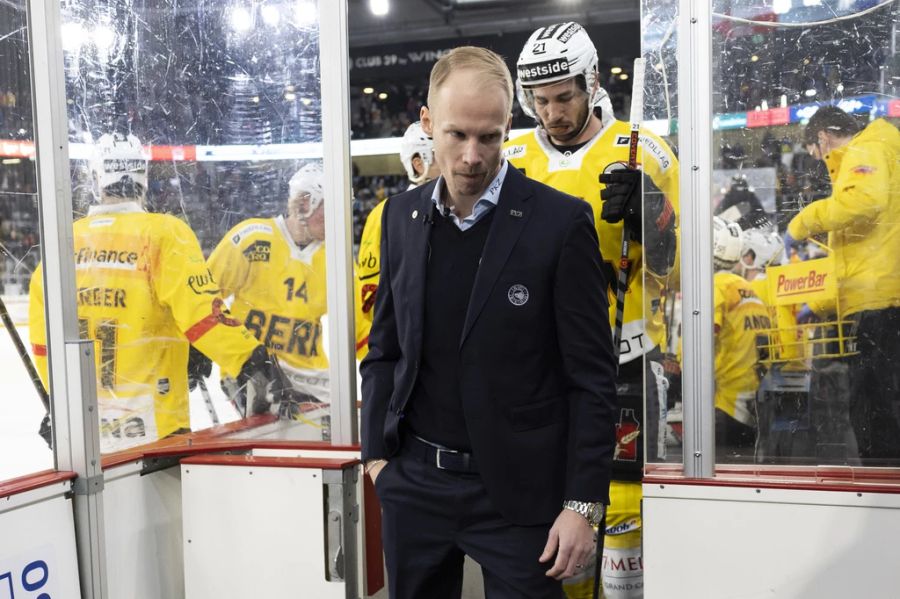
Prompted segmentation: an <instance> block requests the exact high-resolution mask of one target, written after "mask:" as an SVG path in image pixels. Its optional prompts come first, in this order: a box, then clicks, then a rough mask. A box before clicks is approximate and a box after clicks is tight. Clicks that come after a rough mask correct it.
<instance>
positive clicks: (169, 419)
mask: <svg viewBox="0 0 900 599" xmlns="http://www.w3.org/2000/svg"><path fill="white" fill-rule="evenodd" d="M62 20H63V25H62V29H63V30H62V40H63V44H64V64H65V82H66V96H67V97H66V101H67V106H68V119H69V141H70V157H71V159H72V162H71V184H72V196H73V200H72V201H73V206H72V209H73V214H74V218H75V221H76V222H75V224H74V239H75V248H74V256H75V268H76V286H77V303H78V316H79V323H80V327H81V336H82V337H83V338H87V339H92V340H94V341H95V354H96V357H97V362H96V368H97V390H98V399H99V405H100V433H101V451H103V452H104V453H109V452H114V451H119V450H125V449H129V448H134V447H137V446H141V445H145V444H148V443H154V442H157V441H160V440H163V439H169V438H177V437H178V436H179V435H183V434H187V433H191V432H192V431H194V432H196V431H198V430H201V429H207V428H209V427H211V426H214V425H219V424H225V423H229V422H238V421H244V424H246V426H247V427H251V425H252V426H253V428H252V430H251V431H250V432H248V433H246V434H248V435H263V434H267V435H268V434H275V432H274V431H275V429H277V431H278V433H277V434H278V435H279V436H280V437H282V438H284V437H288V438H303V439H322V438H328V436H329V417H328V414H329V405H330V385H329V380H328V379H329V375H328V353H327V351H328V350H327V339H326V335H325V327H324V325H323V318H325V317H326V312H327V302H326V297H327V296H326V290H325V251H326V249H325V244H324V235H325V223H324V218H325V217H324V212H325V206H324V202H325V201H326V199H325V198H324V193H323V181H322V178H323V176H322V126H321V92H320V71H319V26H318V6H317V4H316V2H315V0H301V1H290V2H288V1H284V2H278V1H275V2H265V3H258V2H243V1H236V2H223V3H212V4H210V3H187V4H185V3H179V2H173V1H171V0H160V1H154V2H141V3H133V2H130V1H127V0H108V1H102V2H99V3H98V2H93V1H88V0H75V1H72V2H67V3H65V4H64V6H63V10H62ZM327 201H329V202H344V201H350V198H328V199H327ZM282 388H283V389H284V392H282V391H281V389H282ZM282 397H283V398H284V400H283V401H277V400H276V398H282ZM276 418H278V420H277V421H276ZM238 428H240V426H238ZM165 442H169V441H165Z"/></svg>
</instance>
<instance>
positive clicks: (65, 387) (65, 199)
mask: <svg viewBox="0 0 900 599" xmlns="http://www.w3.org/2000/svg"><path fill="white" fill-rule="evenodd" d="M61 31H62V30H61V18H60V3H59V2H58V0H29V1H28V39H29V46H30V47H29V51H30V58H31V81H32V101H33V108H34V129H35V145H36V148H37V152H36V161H37V173H38V178H37V183H38V197H39V213H40V219H41V222H40V227H41V261H42V263H43V272H44V293H45V301H44V310H45V319H46V326H47V341H48V343H47V345H48V347H49V348H50V352H49V356H48V362H49V370H50V391H51V393H50V399H51V406H52V412H53V414H52V416H53V436H54V450H55V451H54V453H55V462H56V467H57V469H59V470H68V471H73V472H75V473H76V474H78V479H77V480H76V482H75V539H76V544H77V548H78V566H79V572H80V581H81V593H82V597H84V598H85V599H103V598H104V597H106V596H107V590H106V588H107V584H106V555H105V544H104V537H103V494H102V490H103V473H102V471H101V466H100V431H99V421H98V418H97V390H96V378H95V374H94V353H93V344H92V343H91V342H82V341H81V340H80V339H79V336H78V311H77V307H76V304H75V261H74V259H73V256H72V253H73V248H74V235H73V230H72V195H71V183H70V176H69V144H68V123H67V118H66V88H65V77H64V70H63V50H62V35H61Z"/></svg>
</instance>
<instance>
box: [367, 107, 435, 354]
mask: <svg viewBox="0 0 900 599" xmlns="http://www.w3.org/2000/svg"><path fill="white" fill-rule="evenodd" d="M400 162H402V163H403V168H405V169H406V175H407V177H409V189H413V188H414V187H417V186H419V185H424V184H425V183H428V182H429V181H431V180H432V179H435V178H436V177H437V176H438V175H440V174H441V169H440V167H439V166H438V164H437V162H436V161H435V159H434V148H433V146H432V142H431V138H430V137H428V136H427V135H426V134H425V132H424V131H422V125H421V124H420V123H419V121H416V122H415V123H412V124H411V125H410V126H409V127H407V128H406V132H405V133H404V134H403V139H402V140H401V141H400ZM385 202H387V200H382V201H381V202H379V203H378V204H377V205H376V206H375V207H374V208H372V211H371V212H370V213H369V215H368V216H367V217H366V225H365V227H364V228H363V232H362V238H361V239H360V242H359V258H358V260H357V269H356V319H357V329H358V332H357V343H356V350H357V357H358V358H359V359H360V360H361V359H362V358H364V357H365V355H366V353H367V352H368V347H369V346H368V343H369V329H371V328H372V318H373V317H374V316H375V292H376V291H378V278H379V275H380V274H381V214H382V212H383V210H384V203H385ZM360 323H362V324H360Z"/></svg>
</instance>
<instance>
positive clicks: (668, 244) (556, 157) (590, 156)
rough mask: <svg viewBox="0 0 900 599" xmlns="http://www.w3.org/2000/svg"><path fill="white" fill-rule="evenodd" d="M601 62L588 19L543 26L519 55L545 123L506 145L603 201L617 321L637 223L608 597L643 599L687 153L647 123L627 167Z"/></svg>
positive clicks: (623, 134)
mask: <svg viewBox="0 0 900 599" xmlns="http://www.w3.org/2000/svg"><path fill="white" fill-rule="evenodd" d="M597 64H598V58H597V51H596V49H595V47H594V44H593V42H592V41H591V39H590V37H589V36H588V34H587V32H586V31H585V30H584V29H583V28H582V27H581V26H580V25H579V24H577V23H571V22H569V23H558V24H554V25H550V26H548V27H541V28H539V29H538V30H536V31H535V32H533V33H532V35H531V36H530V37H529V39H528V41H527V42H526V43H525V47H524V48H523V49H522V52H521V54H520V55H519V58H518V61H517V78H516V94H517V96H518V99H519V104H520V105H521V106H522V109H523V111H524V112H525V113H526V114H528V115H530V116H532V117H534V118H535V120H536V121H537V123H538V125H537V127H536V128H535V129H534V130H533V131H531V132H529V133H526V134H524V135H521V136H519V137H517V138H515V139H511V140H509V141H508V142H507V143H506V145H505V148H504V155H505V157H506V159H507V160H509V162H510V163H511V164H512V165H513V166H515V167H516V168H518V169H520V170H522V171H524V173H525V174H526V175H527V176H529V177H531V178H533V179H537V180H538V181H540V182H542V183H545V184H547V185H550V186H552V187H555V188H556V189H558V190H560V191H563V192H566V193H568V194H571V195H574V196H577V197H579V198H582V199H584V200H586V201H587V202H588V203H590V204H591V206H592V207H593V210H594V222H595V226H596V228H597V233H598V236H599V238H600V250H601V253H602V254H603V258H604V260H605V261H606V262H605V264H606V269H607V279H608V281H609V284H610V287H609V305H610V313H609V319H610V322H611V323H614V322H615V309H616V308H615V305H616V301H615V297H616V280H617V273H618V269H619V252H620V247H621V241H622V232H623V229H624V228H625V227H626V226H627V228H628V230H629V232H630V233H629V235H630V237H631V244H630V248H629V259H630V262H631V265H632V266H631V270H630V274H629V278H628V291H627V293H626V300H625V310H624V327H623V334H622V340H621V342H620V364H619V376H618V379H617V390H618V394H619V403H620V405H619V410H620V415H619V424H618V425H617V427H616V430H617V437H618V444H617V448H616V455H615V459H614V462H613V482H612V486H611V488H610V496H611V498H612V499H613V501H617V502H618V503H617V504H616V505H615V507H613V506H610V510H609V512H608V514H607V522H606V525H607V528H606V530H607V538H606V546H605V555H604V559H603V589H604V593H605V595H606V597H607V598H608V599H626V598H627V599H636V598H639V597H643V566H642V558H641V550H640V547H641V540H640V534H641V533H640V530H641V518H640V500H641V492H640V480H641V475H642V470H643V463H644V455H643V454H644V451H643V447H644V446H645V445H646V447H647V448H648V451H649V452H650V455H649V456H648V457H649V458H650V459H657V458H658V457H660V456H661V455H662V453H663V450H664V438H663V435H661V434H660V432H659V431H660V428H661V425H663V426H664V424H665V416H664V412H665V387H666V382H665V379H664V378H663V368H662V365H661V362H662V354H661V352H660V350H659V347H660V346H661V345H662V344H663V337H664V326H663V319H662V313H661V311H660V310H659V304H660V296H661V291H662V290H663V289H664V288H665V287H666V286H667V285H668V284H669V282H670V279H672V275H673V268H674V265H675V263H676V251H677V247H676V246H677V235H676V228H677V218H678V162H677V159H676V158H675V156H674V154H673V153H672V151H671V150H670V149H669V147H668V146H667V145H666V143H665V142H664V141H662V140H661V139H660V138H659V137H657V136H655V135H654V134H652V133H650V132H649V131H642V132H641V135H640V142H641V143H640V148H639V151H638V162H639V166H640V169H639V170H631V169H627V168H626V164H627V161H628V148H629V137H630V135H629V134H630V127H629V125H628V124H627V123H625V122H622V121H618V120H616V118H615V116H614V115H613V111H612V105H611V103H610V101H609V97H608V95H607V93H606V91H605V90H604V89H603V88H602V87H600V84H599V74H598V72H597ZM643 174H645V175H647V177H649V181H648V182H647V186H648V191H649V188H650V187H653V188H655V190H654V192H653V193H647V194H645V197H644V198H643V202H642V197H641V181H642V176H643ZM601 177H602V179H601ZM601 194H602V195H601ZM644 221H646V223H647V224H646V225H644ZM642 232H643V236H642ZM645 378H646V382H647V385H646V387H647V390H648V398H647V405H648V418H647V422H646V423H645V422H643V420H644V418H643V414H644V379H645ZM645 437H646V440H645ZM620 564H628V565H629V568H628V571H627V573H624V574H623V572H622V571H616V570H617V568H618V566H619V565H620ZM623 576H624V577H623ZM592 583H593V566H590V567H586V568H585V569H584V572H583V574H582V575H580V576H576V577H574V578H573V579H570V580H568V581H567V582H566V583H565V585H564V588H565V589H566V593H567V595H568V596H569V597H571V598H573V599H574V598H578V597H590V596H591V591H592Z"/></svg>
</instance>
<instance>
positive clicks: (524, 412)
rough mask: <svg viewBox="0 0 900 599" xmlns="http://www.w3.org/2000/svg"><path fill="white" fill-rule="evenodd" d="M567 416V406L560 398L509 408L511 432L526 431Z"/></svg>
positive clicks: (547, 424)
mask: <svg viewBox="0 0 900 599" xmlns="http://www.w3.org/2000/svg"><path fill="white" fill-rule="evenodd" d="M567 414H568V405H567V404H566V402H565V400H564V399H563V398H562V397H558V396H557V397H551V398H548V399H540V400H538V401H535V402H533V403H530V404H526V405H524V406H513V407H511V408H510V409H509V421H510V424H511V425H512V428H513V430H516V431H527V430H531V429H535V428H541V427H544V426H549V425H551V424H553V423H556V422H560V421H562V420H565V419H566V416H567Z"/></svg>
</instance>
